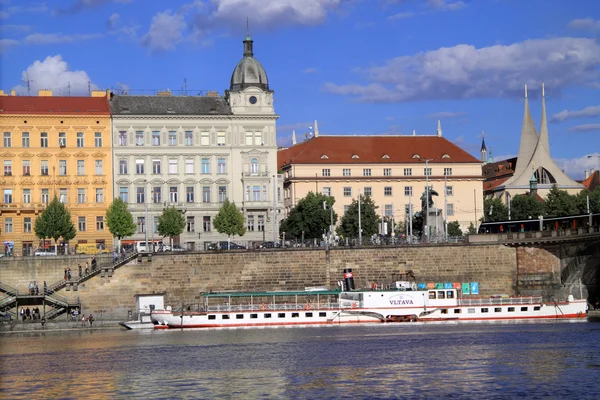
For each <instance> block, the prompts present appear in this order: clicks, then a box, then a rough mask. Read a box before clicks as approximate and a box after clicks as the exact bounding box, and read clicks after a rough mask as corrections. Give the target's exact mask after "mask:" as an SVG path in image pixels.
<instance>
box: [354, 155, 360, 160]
mask: <svg viewBox="0 0 600 400" xmlns="http://www.w3.org/2000/svg"><path fill="white" fill-rule="evenodd" d="M352 158H354V159H356V158H360V157H359V156H358V155H357V154H354V155H352Z"/></svg>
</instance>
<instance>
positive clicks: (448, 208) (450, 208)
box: [446, 203, 454, 216]
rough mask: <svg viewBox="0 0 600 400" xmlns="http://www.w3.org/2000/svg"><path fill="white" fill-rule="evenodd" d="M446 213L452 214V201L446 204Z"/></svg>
mask: <svg viewBox="0 0 600 400" xmlns="http://www.w3.org/2000/svg"><path fill="white" fill-rule="evenodd" d="M446 215H448V216H451V215H454V204H452V203H449V204H446Z"/></svg>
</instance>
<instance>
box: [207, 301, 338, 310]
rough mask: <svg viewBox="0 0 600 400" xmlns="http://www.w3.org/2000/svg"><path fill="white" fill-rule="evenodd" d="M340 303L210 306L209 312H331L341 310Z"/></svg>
mask: <svg viewBox="0 0 600 400" xmlns="http://www.w3.org/2000/svg"><path fill="white" fill-rule="evenodd" d="M339 306H340V305H339V303H298V304H296V303H292V304H273V303H261V304H219V305H214V306H208V309H207V311H209V312H211V311H212V312H231V311H233V312H235V311H296V310H299V311H309V310H331V309H337V308H339Z"/></svg>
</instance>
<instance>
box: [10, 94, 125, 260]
mask: <svg viewBox="0 0 600 400" xmlns="http://www.w3.org/2000/svg"><path fill="white" fill-rule="evenodd" d="M106 96H107V94H106V93H105V92H103V91H94V92H92V97H53V96H52V92H51V91H49V90H41V91H40V92H39V96H38V97H34V96H13V95H11V96H5V95H4V96H0V126H1V128H0V131H1V132H2V135H3V142H2V151H1V153H0V159H1V161H0V162H1V163H2V164H3V167H4V169H3V173H2V174H1V175H0V186H1V187H2V192H3V198H2V207H0V219H1V221H2V222H1V223H0V229H2V231H1V234H0V238H1V240H2V242H3V244H4V246H5V251H6V250H8V249H7V247H8V248H12V251H13V252H14V254H19V255H21V254H22V255H32V254H33V252H34V250H35V249H36V248H37V247H39V246H41V245H44V243H41V242H40V241H39V239H38V238H36V236H35V233H34V228H33V227H34V224H35V219H36V218H37V216H38V215H39V214H40V213H41V212H42V211H43V209H44V207H45V206H46V204H47V203H48V202H50V201H52V199H53V197H54V196H57V197H58V198H59V199H60V200H61V201H62V202H63V203H65V204H66V205H67V208H68V210H69V211H70V213H71V217H72V220H73V223H74V224H75V227H76V229H77V235H76V236H75V239H74V240H72V241H71V242H70V243H69V245H70V246H71V247H73V246H74V244H77V243H96V244H97V245H98V246H99V247H100V246H101V247H104V248H106V249H110V248H111V246H112V236H111V234H110V232H109V231H108V227H107V226H106V222H105V214H106V207H107V205H108V204H109V203H110V200H111V199H112V196H113V192H112V187H113V186H112V180H111V177H112V176H111V175H112V172H111V171H112V156H111V137H110V110H109V107H108V101H107V98H106Z"/></svg>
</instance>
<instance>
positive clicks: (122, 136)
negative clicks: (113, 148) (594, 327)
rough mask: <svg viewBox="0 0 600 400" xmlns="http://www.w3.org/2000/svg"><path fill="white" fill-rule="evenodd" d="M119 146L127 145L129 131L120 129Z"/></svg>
mask: <svg viewBox="0 0 600 400" xmlns="http://www.w3.org/2000/svg"><path fill="white" fill-rule="evenodd" d="M78 143H79V142H78ZM119 146H127V132H126V131H119ZM77 147H79V146H77ZM82 147H83V146H82Z"/></svg>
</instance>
